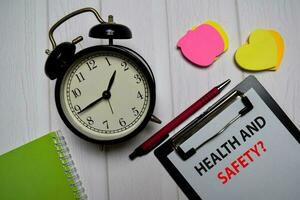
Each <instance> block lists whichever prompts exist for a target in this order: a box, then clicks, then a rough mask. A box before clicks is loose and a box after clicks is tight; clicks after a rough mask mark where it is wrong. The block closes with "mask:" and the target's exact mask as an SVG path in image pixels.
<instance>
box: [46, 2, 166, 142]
mask: <svg viewBox="0 0 300 200" xmlns="http://www.w3.org/2000/svg"><path fill="white" fill-rule="evenodd" d="M84 12H91V13H93V14H94V15H95V17H96V18H97V20H98V21H99V22H100V23H99V24H97V25H95V26H94V27H92V28H91V29H90V31H89V36H90V37H92V38H102V39H108V40H109V44H108V45H98V46H92V47H88V48H86V49H83V50H81V51H79V52H76V44H77V43H78V42H80V41H82V39H83V37H82V36H79V37H77V38H75V39H74V40H73V41H72V42H63V43H61V44H59V45H57V46H56V43H55V40H54V38H53V32H54V30H55V29H56V28H57V27H58V26H59V25H61V24H62V23H63V22H65V21H66V20H68V19H69V18H71V17H73V16H75V15H78V14H81V13H84ZM131 37H132V34H131V31H130V29H129V28H128V27H126V26H124V25H121V24H116V23H114V22H113V17H112V16H109V17H108V22H105V21H104V20H103V19H102V18H101V17H100V15H99V14H98V12H97V11H96V10H95V9H93V8H83V9H80V10H77V11H74V12H72V13H70V14H69V15H67V16H65V17H63V18H62V19H61V20H59V21H58V22H57V23H56V24H54V25H53V26H52V27H51V29H50V30H49V39H50V42H51V44H52V46H53V50H52V51H50V50H46V53H47V54H48V55H49V56H48V58H47V61H46V64H45V73H46V75H47V76H48V77H49V78H50V79H51V80H54V79H57V81H56V85H55V102H56V106H57V109H58V113H59V115H60V117H61V118H62V120H63V121H64V123H65V124H66V126H67V127H68V128H69V129H70V130H71V131H72V132H73V133H75V134H76V135H78V136H80V137H81V138H83V139H86V140H88V141H92V142H97V143H113V142H120V141H123V140H125V139H127V138H130V137H132V136H134V135H136V134H137V133H139V132H140V131H141V130H142V129H143V128H144V127H145V126H146V124H147V123H148V122H149V120H152V121H154V122H157V123H160V120H159V119H158V118H157V117H155V116H154V115H153V110H154V106H155V79H154V76H153V73H152V71H151V69H150V67H149V65H148V64H147V62H146V61H145V59H143V58H142V56H140V55H139V54H138V53H136V52H135V51H133V50H131V49H129V48H127V47H124V46H120V45H114V44H113V40H114V39H130V38H131ZM75 52H76V53H75Z"/></svg>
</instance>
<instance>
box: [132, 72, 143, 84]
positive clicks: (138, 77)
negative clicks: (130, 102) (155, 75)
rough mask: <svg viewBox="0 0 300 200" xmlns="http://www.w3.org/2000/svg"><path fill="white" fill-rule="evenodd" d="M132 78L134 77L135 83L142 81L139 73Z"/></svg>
mask: <svg viewBox="0 0 300 200" xmlns="http://www.w3.org/2000/svg"><path fill="white" fill-rule="evenodd" d="M134 78H135V79H136V83H137V84H139V83H140V82H141V81H142V78H141V76H140V75H139V74H135V75H134Z"/></svg>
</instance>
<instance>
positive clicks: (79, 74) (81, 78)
mask: <svg viewBox="0 0 300 200" xmlns="http://www.w3.org/2000/svg"><path fill="white" fill-rule="evenodd" d="M76 77H77V79H78V81H79V83H81V82H82V81H84V80H85V78H84V77H83V75H82V73H81V72H79V73H77V74H76Z"/></svg>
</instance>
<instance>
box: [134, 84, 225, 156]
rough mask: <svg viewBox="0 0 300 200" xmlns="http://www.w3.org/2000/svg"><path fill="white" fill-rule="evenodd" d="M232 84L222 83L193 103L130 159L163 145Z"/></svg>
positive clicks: (136, 150) (142, 145)
mask: <svg viewBox="0 0 300 200" xmlns="http://www.w3.org/2000/svg"><path fill="white" fill-rule="evenodd" d="M229 83H230V79H228V80H226V81H225V82H223V83H221V84H220V85H218V86H216V87H214V88H213V89H211V90H210V91H209V92H207V93H206V94H205V95H204V96H203V97H201V98H200V99H198V100H197V101H196V102H195V103H193V104H192V105H191V106H190V107H188V108H187V109H186V110H185V111H183V112H182V113H180V114H179V115H178V116H177V117H176V118H174V119H173V120H172V121H170V122H169V123H168V124H167V125H165V126H164V127H163V128H161V129H160V130H159V131H158V132H156V133H155V134H154V135H152V136H151V137H150V138H149V139H148V140H146V141H145V142H144V143H143V144H141V145H140V146H138V147H137V148H136V149H135V150H134V151H133V152H132V153H131V154H130V155H129V158H130V159H131V160H133V159H135V158H136V157H138V156H143V155H146V154H147V153H149V152H150V151H151V150H153V149H154V148H155V147H157V146H158V145H159V144H160V143H162V142H163V141H164V140H165V139H166V138H167V137H168V136H169V133H170V132H171V131H172V130H174V129H175V128H176V127H177V126H178V125H179V124H181V123H182V122H184V121H185V120H186V119H187V118H189V117H190V116H191V115H193V114H194V113H195V112H196V111H198V110H199V109H200V108H202V107H203V106H205V105H206V104H207V103H208V102H209V101H210V100H212V99H213V98H214V97H216V96H217V95H218V94H220V92H221V91H222V90H223V89H224V88H225V87H226V86H227V85H228V84H229Z"/></svg>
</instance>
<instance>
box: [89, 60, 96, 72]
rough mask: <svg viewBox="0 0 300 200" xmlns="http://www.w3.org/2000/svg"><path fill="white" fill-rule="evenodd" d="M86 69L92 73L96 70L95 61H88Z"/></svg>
mask: <svg viewBox="0 0 300 200" xmlns="http://www.w3.org/2000/svg"><path fill="white" fill-rule="evenodd" d="M86 64H87V66H88V68H89V70H90V71H92V70H93V69H95V68H97V67H98V66H97V65H96V62H95V60H89V61H88V62H86Z"/></svg>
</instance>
